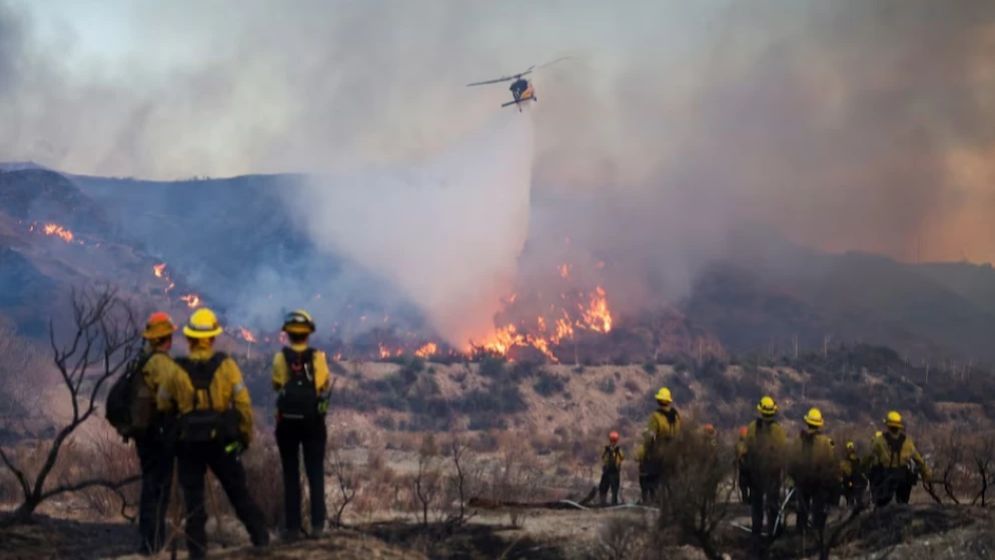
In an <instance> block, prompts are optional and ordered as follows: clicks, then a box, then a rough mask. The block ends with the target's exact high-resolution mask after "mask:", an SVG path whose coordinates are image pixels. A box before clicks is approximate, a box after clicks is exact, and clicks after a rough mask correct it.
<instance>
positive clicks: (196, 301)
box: [180, 294, 200, 309]
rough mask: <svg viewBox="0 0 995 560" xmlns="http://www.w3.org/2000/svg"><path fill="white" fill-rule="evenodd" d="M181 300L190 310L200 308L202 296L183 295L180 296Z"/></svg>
mask: <svg viewBox="0 0 995 560" xmlns="http://www.w3.org/2000/svg"><path fill="white" fill-rule="evenodd" d="M180 300H181V301H183V302H184V303H186V304H187V307H189V308H190V309H193V308H195V307H198V306H200V296H198V295H197V294H186V295H182V296H180Z"/></svg>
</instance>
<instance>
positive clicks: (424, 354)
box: [415, 342, 439, 358]
mask: <svg viewBox="0 0 995 560" xmlns="http://www.w3.org/2000/svg"><path fill="white" fill-rule="evenodd" d="M438 351H439V345H438V344H436V343H434V342H429V343H427V344H425V345H424V346H422V347H421V348H419V349H417V350H415V356H418V357H419V358H428V357H429V356H434V355H435V354H436V353H437V352H438Z"/></svg>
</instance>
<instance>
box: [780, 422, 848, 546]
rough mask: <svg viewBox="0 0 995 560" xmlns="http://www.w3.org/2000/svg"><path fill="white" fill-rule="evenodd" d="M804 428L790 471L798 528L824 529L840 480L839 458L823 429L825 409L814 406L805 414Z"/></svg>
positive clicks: (802, 530) (799, 435)
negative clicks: (809, 523)
mask: <svg viewBox="0 0 995 560" xmlns="http://www.w3.org/2000/svg"><path fill="white" fill-rule="evenodd" d="M803 420H804V421H805V429H804V430H802V431H801V433H800V434H798V441H797V443H796V444H795V449H794V451H793V452H792V456H791V468H790V474H791V477H792V478H793V479H794V481H795V498H796V503H797V505H798V513H797V522H798V530H799V532H804V531H806V530H807V529H808V527H809V525H808V522H809V516H811V521H812V528H814V529H815V530H816V531H819V532H820V533H821V531H822V529H823V528H825V526H826V515H827V514H828V513H829V505H830V503H831V501H832V498H833V496H834V494H835V493H836V489H837V488H838V487H839V483H840V470H839V461H838V460H837V458H836V449H835V446H834V444H833V440H832V439H830V438H829V437H828V436H826V435H825V434H823V433H822V428H823V426H824V425H825V421H824V420H823V418H822V411H820V410H819V409H818V408H812V409H811V410H809V411H808V414H806V415H805V417H804V418H803Z"/></svg>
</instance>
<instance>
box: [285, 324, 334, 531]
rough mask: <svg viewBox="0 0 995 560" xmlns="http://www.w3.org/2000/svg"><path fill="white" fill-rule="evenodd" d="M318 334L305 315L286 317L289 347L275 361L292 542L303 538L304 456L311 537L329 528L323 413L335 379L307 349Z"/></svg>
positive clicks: (287, 527)
mask: <svg viewBox="0 0 995 560" xmlns="http://www.w3.org/2000/svg"><path fill="white" fill-rule="evenodd" d="M314 329H315V325H314V320H313V319H312V318H311V315H309V314H308V312H307V311H304V310H302V309H298V310H296V311H292V312H290V313H288V314H287V316H286V318H285V319H284V321H283V331H284V332H286V333H287V338H288V339H289V341H290V345H289V346H286V347H284V348H283V349H282V350H281V351H280V352H278V353H277V354H276V355H275V356H273V389H274V390H275V391H277V393H278V397H277V418H276V443H277V446H278V447H279V448H280V463H281V465H282V466H283V496H284V513H285V531H284V539H285V540H288V541H292V540H295V539H296V538H297V537H298V536H299V535H300V533H301V482H300V453H301V452H303V455H304V471H305V472H306V473H307V479H308V488H309V491H310V496H311V533H310V536H312V537H317V536H320V535H321V533H322V531H323V530H324V526H325V515H326V512H325V444H326V440H327V438H328V432H327V430H326V427H325V413H326V412H327V411H328V389H329V386H330V385H329V384H330V378H331V376H330V374H329V372H328V361H327V359H326V357H325V353H324V352H322V351H320V350H315V349H314V348H311V347H310V346H308V337H309V336H310V335H311V333H313V332H314Z"/></svg>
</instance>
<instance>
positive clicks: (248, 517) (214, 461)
mask: <svg viewBox="0 0 995 560" xmlns="http://www.w3.org/2000/svg"><path fill="white" fill-rule="evenodd" d="M177 457H178V459H179V478H180V486H182V487H183V498H184V501H185V502H186V534H187V549H188V550H189V551H190V556H191V557H192V558H202V557H203V556H204V555H205V553H206V551H207V532H206V530H205V525H206V524H207V510H206V508H205V506H204V475H205V474H207V469H208V468H210V469H211V472H213V473H214V476H215V477H217V479H218V482H220V483H221V488H223V489H224V491H225V495H226V496H228V501H229V502H231V505H232V507H233V508H235V515H237V516H238V519H239V521H241V522H242V524H243V525H245V528H246V530H247V531H248V532H249V537H250V538H251V539H252V544H254V545H257V546H258V545H264V544H266V543H268V542H269V533H267V531H266V521H265V519H264V518H263V512H262V511H260V509H259V506H257V505H256V503H255V502H254V501H253V500H252V497H251V496H249V489H248V487H247V485H246V481H245V469H244V468H243V467H242V461H241V459H240V458H239V456H238V454H237V453H227V452H226V451H225V450H224V447H223V446H222V445H221V444H220V443H213V442H211V443H183V444H180V445H179V447H178V449H177Z"/></svg>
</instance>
